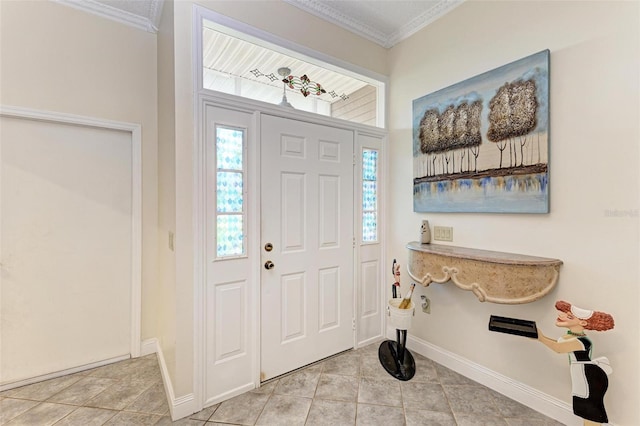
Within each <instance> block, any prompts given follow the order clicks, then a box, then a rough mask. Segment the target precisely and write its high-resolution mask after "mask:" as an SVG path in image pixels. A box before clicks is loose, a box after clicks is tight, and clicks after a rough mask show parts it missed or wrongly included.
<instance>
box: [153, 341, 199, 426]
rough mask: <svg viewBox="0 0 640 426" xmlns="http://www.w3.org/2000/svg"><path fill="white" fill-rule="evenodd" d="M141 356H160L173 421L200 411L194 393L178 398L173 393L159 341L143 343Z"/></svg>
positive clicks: (163, 380)
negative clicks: (153, 354)
mask: <svg viewBox="0 0 640 426" xmlns="http://www.w3.org/2000/svg"><path fill="white" fill-rule="evenodd" d="M140 352H141V354H146V355H149V354H152V353H155V354H157V356H158V364H159V365H160V372H161V373H162V382H163V384H164V391H165V393H166V394H167V402H168V403H169V411H170V412H171V419H172V420H174V421H175V420H178V419H181V418H183V417H187V416H189V415H191V414H193V413H195V412H197V411H198V409H197V407H196V401H195V396H194V394H193V393H190V394H187V395H183V396H181V397H178V398H176V396H175V393H174V391H173V384H172V383H171V376H169V370H168V369H167V364H166V362H165V359H164V355H163V354H162V348H161V347H160V343H159V342H158V339H155V338H154V339H148V340H145V341H144V342H142V346H141V350H140Z"/></svg>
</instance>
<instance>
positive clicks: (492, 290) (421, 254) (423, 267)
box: [407, 242, 562, 304]
mask: <svg viewBox="0 0 640 426" xmlns="http://www.w3.org/2000/svg"><path fill="white" fill-rule="evenodd" d="M407 248H408V249H409V263H408V265H409V268H408V270H409V276H410V277H411V278H412V279H413V280H414V281H415V282H416V283H419V284H422V285H423V286H425V287H427V286H429V284H431V283H432V282H436V283H440V284H442V283H446V282H448V281H452V282H453V283H454V284H455V285H456V286H458V287H459V288H461V289H463V290H467V291H472V292H473V294H475V295H476V297H477V298H478V300H480V301H481V302H493V303H505V304H518V303H529V302H533V301H535V300H538V299H540V298H542V297H543V296H545V295H546V294H547V293H549V292H550V291H551V289H553V287H555V285H556V283H557V282H558V276H559V275H560V266H561V265H562V261H561V260H558V259H549V258H546V257H536V256H527V255H522V254H512V253H502V252H497V251H489V250H478V249H471V248H465V247H454V246H446V245H439V244H420V243H418V242H411V243H409V244H408V245H407Z"/></svg>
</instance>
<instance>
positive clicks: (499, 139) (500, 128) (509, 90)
mask: <svg viewBox="0 0 640 426" xmlns="http://www.w3.org/2000/svg"><path fill="white" fill-rule="evenodd" d="M537 111H538V100H537V99H536V82H535V81H534V80H533V79H530V80H526V81H515V82H513V83H508V82H507V83H505V84H504V85H502V86H501V87H500V88H499V89H498V90H497V92H496V94H495V96H494V97H493V98H491V101H489V130H488V131H487V139H489V140H490V141H491V142H495V143H496V146H497V148H498V150H499V151H500V168H502V155H503V152H504V150H505V149H506V148H507V145H508V146H509V166H517V165H518V152H517V147H518V146H517V144H518V145H519V148H520V164H519V165H520V166H522V165H524V146H525V145H526V144H527V142H528V140H527V135H528V134H529V133H531V132H532V131H533V130H534V129H535V128H536V125H537V123H538V121H537Z"/></svg>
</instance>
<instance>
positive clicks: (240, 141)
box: [215, 126, 246, 257]
mask: <svg viewBox="0 0 640 426" xmlns="http://www.w3.org/2000/svg"><path fill="white" fill-rule="evenodd" d="M244 140H245V130H243V129H234V128H229V127H220V126H216V193H215V202H216V209H215V212H216V217H215V224H216V256H217V257H227V256H241V255H244V254H245V247H244V235H245V227H244V212H245V205H244V186H245V184H246V182H245V181H244V180H245V176H246V174H245V172H244V167H245V158H244Z"/></svg>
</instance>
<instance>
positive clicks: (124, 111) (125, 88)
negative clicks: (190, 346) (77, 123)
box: [0, 1, 158, 339]
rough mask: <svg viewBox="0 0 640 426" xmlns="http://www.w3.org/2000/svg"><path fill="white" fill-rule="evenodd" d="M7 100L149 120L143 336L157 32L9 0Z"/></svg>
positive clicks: (153, 180)
mask: <svg viewBox="0 0 640 426" xmlns="http://www.w3.org/2000/svg"><path fill="white" fill-rule="evenodd" d="M0 3H1V23H0V28H1V29H2V31H1V37H2V41H1V47H0V52H1V60H2V64H1V68H0V71H1V77H0V88H1V92H0V103H1V104H3V105H12V106H20V107H25V108H34V109H41V110H49V111H55V112H62V113H69V114H77V115H83V116H90V117H96V118H100V119H107V120H115V121H124V122H129V123H137V124H140V125H142V187H143V190H142V338H143V339H146V338H151V337H155V336H156V334H157V331H156V315H155V312H154V309H155V306H156V305H157V300H156V291H155V286H156V282H157V279H158V274H157V269H156V268H157V231H156V228H157V216H158V212H157V189H156V188H157V143H156V139H157V108H156V104H157V88H156V87H157V85H156V75H157V64H156V35H155V34H151V33H147V32H144V31H141V30H138V29H134V28H131V27H129V26H126V25H122V24H119V23H116V22H113V21H110V20H108V19H104V18H100V17H97V16H94V15H91V14H88V13H86V12H81V11H79V10H76V9H73V8H70V7H67V6H63V5H61V4H57V3H54V2H50V1H2V2H0Z"/></svg>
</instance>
